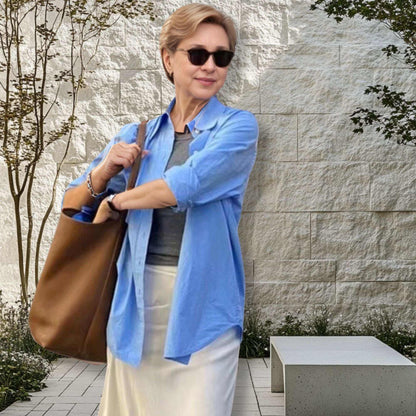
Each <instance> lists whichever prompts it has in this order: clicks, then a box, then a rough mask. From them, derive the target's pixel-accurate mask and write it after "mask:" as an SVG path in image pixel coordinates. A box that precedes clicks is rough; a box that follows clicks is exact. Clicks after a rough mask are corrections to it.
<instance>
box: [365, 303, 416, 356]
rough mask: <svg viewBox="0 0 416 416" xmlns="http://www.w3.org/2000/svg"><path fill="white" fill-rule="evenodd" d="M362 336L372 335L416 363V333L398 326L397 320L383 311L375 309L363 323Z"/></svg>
mask: <svg viewBox="0 0 416 416" xmlns="http://www.w3.org/2000/svg"><path fill="white" fill-rule="evenodd" d="M360 332H361V335H372V336H374V337H376V338H378V339H379V340H380V341H382V342H384V343H385V344H387V345H389V346H390V347H392V348H394V349H395V350H396V351H398V352H399V353H400V354H403V355H404V356H406V357H407V358H409V359H410V360H413V361H415V362H416V331H414V330H413V331H412V330H411V329H410V328H409V326H408V325H403V324H402V325H398V323H397V318H396V317H395V316H394V315H393V314H392V313H389V312H387V311H386V310H383V309H374V310H373V311H371V312H370V313H369V314H368V316H367V319H366V320H365V321H364V322H363V323H361V326H360Z"/></svg>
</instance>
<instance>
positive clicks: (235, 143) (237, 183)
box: [162, 110, 259, 212]
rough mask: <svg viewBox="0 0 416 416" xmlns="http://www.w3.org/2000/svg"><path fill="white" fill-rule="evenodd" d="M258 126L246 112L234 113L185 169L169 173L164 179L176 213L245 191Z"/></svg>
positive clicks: (175, 169) (252, 116)
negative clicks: (174, 203)
mask: <svg viewBox="0 0 416 416" xmlns="http://www.w3.org/2000/svg"><path fill="white" fill-rule="evenodd" d="M258 133H259V130H258V124H257V120H256V118H255V116H254V115H253V114H252V113H251V112H249V111H245V110H238V111H236V112H234V113H232V114H231V115H230V116H229V117H228V118H227V120H226V121H225V122H224V123H222V125H221V127H220V128H219V129H218V131H217V132H216V133H215V134H214V135H213V137H210V138H209V139H208V141H207V144H206V145H205V147H204V148H203V149H202V150H199V151H195V152H194V153H193V154H192V155H191V156H190V157H189V158H188V159H187V160H186V162H185V163H183V164H182V165H176V166H172V167H171V168H169V169H167V170H166V171H165V172H164V173H163V176H162V179H163V180H164V181H165V182H166V183H167V185H168V187H169V188H170V190H171V191H172V193H173V194H174V195H175V198H176V201H177V205H175V206H172V207H171V208H172V210H173V211H175V212H178V211H185V210H186V209H187V208H189V207H192V206H196V205H202V204H206V203H208V202H213V201H217V200H220V199H223V198H229V197H233V196H239V195H240V194H241V193H242V192H243V191H244V189H245V186H246V183H247V181H248V178H249V175H250V172H251V170H252V168H253V165H254V162H255V159H256V154H257V140H258Z"/></svg>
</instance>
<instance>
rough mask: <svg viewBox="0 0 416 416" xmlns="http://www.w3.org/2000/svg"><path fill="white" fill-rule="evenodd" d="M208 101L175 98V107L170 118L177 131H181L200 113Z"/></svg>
mask: <svg viewBox="0 0 416 416" xmlns="http://www.w3.org/2000/svg"><path fill="white" fill-rule="evenodd" d="M208 101H209V100H193V99H189V100H186V99H181V98H180V97H179V96H178V95H177V96H176V100H175V105H174V106H173V108H172V110H171V112H170V118H171V120H172V123H173V125H174V126H175V129H176V130H177V131H183V130H184V127H185V124H187V123H189V122H190V121H191V120H193V119H194V118H195V116H196V115H197V114H198V113H199V112H200V111H201V109H202V107H204V106H205V104H207V102H208Z"/></svg>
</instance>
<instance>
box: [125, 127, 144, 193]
mask: <svg viewBox="0 0 416 416" xmlns="http://www.w3.org/2000/svg"><path fill="white" fill-rule="evenodd" d="M146 123H147V120H143V121H142V122H141V123H140V125H139V126H138V128H137V137H136V143H137V144H138V145H139V147H140V149H141V150H140V153H139V155H138V156H137V157H136V160H135V161H134V162H133V166H132V168H131V173H130V176H129V181H128V183H127V189H126V190H127V191H129V190H130V189H133V188H134V185H135V184H136V180H137V175H138V173H139V169H140V164H141V161H142V152H143V145H144V138H145V133H146Z"/></svg>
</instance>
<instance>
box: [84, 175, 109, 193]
mask: <svg viewBox="0 0 416 416" xmlns="http://www.w3.org/2000/svg"><path fill="white" fill-rule="evenodd" d="M91 173H92V170H91V171H90V172H88V175H87V187H88V189H89V191H90V193H91V196H92V197H94V198H99V197H101V196H104V195H105V194H107V191H104V192H101V193H99V194H97V193H96V192H95V191H94V188H93V187H92V180H91Z"/></svg>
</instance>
